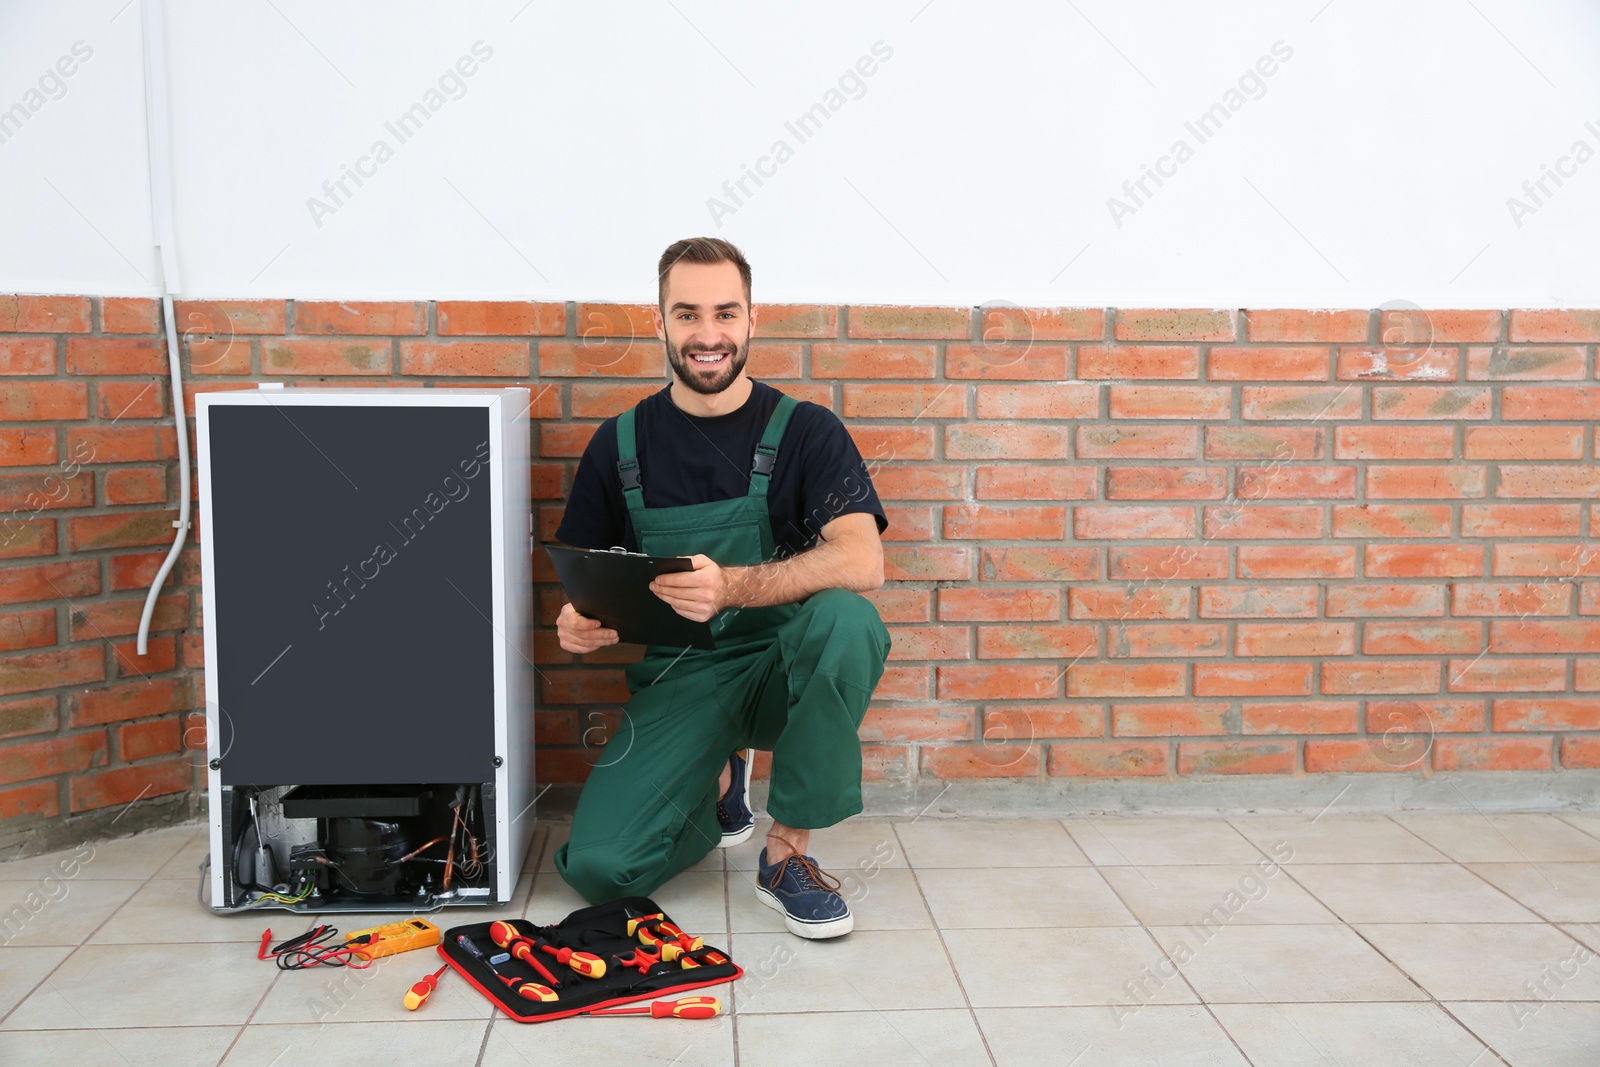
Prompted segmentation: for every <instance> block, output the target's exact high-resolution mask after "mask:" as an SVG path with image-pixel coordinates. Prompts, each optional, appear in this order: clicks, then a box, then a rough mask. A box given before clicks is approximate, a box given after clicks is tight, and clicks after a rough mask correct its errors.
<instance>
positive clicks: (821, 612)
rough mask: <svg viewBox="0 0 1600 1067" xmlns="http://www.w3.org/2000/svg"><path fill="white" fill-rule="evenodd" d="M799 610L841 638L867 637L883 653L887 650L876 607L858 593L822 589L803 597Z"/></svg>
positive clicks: (845, 590)
mask: <svg viewBox="0 0 1600 1067" xmlns="http://www.w3.org/2000/svg"><path fill="white" fill-rule="evenodd" d="M803 610H804V611H806V612H807V613H809V614H810V615H811V616H812V618H813V620H814V623H813V624H814V625H815V624H821V625H823V626H826V627H827V628H828V629H829V630H830V631H833V632H837V633H839V634H840V636H841V637H850V636H861V637H868V638H870V639H871V640H872V642H873V643H874V644H880V645H881V646H882V648H883V651H884V652H885V653H887V652H888V650H889V631H888V628H887V627H885V626H884V625H883V619H882V617H881V616H879V614H878V609H877V607H876V606H875V605H874V604H873V603H872V601H870V600H868V599H867V598H866V597H864V596H862V595H861V594H860V593H854V592H851V591H850V590H848V589H823V590H821V591H820V592H817V593H813V594H812V595H811V596H809V597H807V598H806V600H805V603H804V605H803Z"/></svg>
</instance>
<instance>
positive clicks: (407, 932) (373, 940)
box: [344, 919, 443, 959]
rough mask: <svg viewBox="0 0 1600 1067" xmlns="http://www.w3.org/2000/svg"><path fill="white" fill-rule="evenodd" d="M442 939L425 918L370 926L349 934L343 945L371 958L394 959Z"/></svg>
mask: <svg viewBox="0 0 1600 1067" xmlns="http://www.w3.org/2000/svg"><path fill="white" fill-rule="evenodd" d="M441 940H443V938H442V937H441V936H440V934H439V928H438V927H437V926H435V925H433V924H432V923H431V922H429V921H428V920H426V919H407V920H405V921H404V922H397V923H385V924H384V925H383V926H369V927H367V929H365V930H356V931H355V932H354V933H350V934H346V935H345V939H344V943H345V945H346V946H348V947H350V948H353V949H355V950H356V951H357V952H359V953H361V954H362V955H363V956H366V957H367V958H368V959H377V958H378V957H379V956H393V955H394V954H395V953H397V952H410V951H411V950H412V949H415V948H432V947H433V946H434V945H437V944H438V943H439V942H440V941H441Z"/></svg>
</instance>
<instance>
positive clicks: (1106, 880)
mask: <svg viewBox="0 0 1600 1067" xmlns="http://www.w3.org/2000/svg"><path fill="white" fill-rule="evenodd" d="M1058 821H1059V823H1060V825H1061V828H1062V830H1064V831H1066V834H1067V837H1068V839H1069V840H1071V841H1072V843H1073V844H1074V845H1077V843H1078V842H1077V838H1076V837H1075V836H1073V833H1072V831H1071V830H1069V829H1068V828H1067V823H1066V820H1065V819H1061V820H1058ZM1223 821H1224V823H1226V822H1227V820H1223ZM1229 829H1231V830H1233V832H1234V833H1236V834H1239V837H1240V838H1241V839H1243V840H1244V841H1245V842H1246V843H1247V844H1249V845H1250V847H1252V848H1254V849H1255V850H1256V851H1257V852H1258V853H1259V852H1262V849H1261V846H1260V845H1257V844H1256V843H1255V842H1254V841H1251V840H1250V839H1249V838H1248V837H1245V836H1244V834H1242V833H1240V832H1239V830H1238V828H1237V827H1234V826H1232V825H1231V824H1229ZM1100 833H1101V836H1102V837H1104V836H1105V834H1104V832H1103V831H1101V832H1100ZM1106 843H1107V844H1111V840H1110V838H1107V839H1106ZM1111 847H1112V850H1113V851H1115V852H1116V854H1117V855H1118V856H1121V857H1122V858H1123V859H1127V858H1128V857H1127V856H1124V855H1123V853H1122V850H1121V849H1119V848H1117V847H1116V845H1114V844H1111ZM1078 851H1080V852H1083V848H1082V846H1078ZM1083 854H1084V858H1085V859H1087V860H1089V863H1090V866H1091V869H1092V870H1093V871H1094V872H1095V873H1096V874H1098V875H1099V876H1100V880H1101V881H1102V882H1104V883H1105V886H1106V888H1107V889H1109V890H1110V891H1111V895H1112V896H1114V897H1116V898H1117V902H1118V903H1119V904H1121V905H1122V907H1123V908H1124V909H1125V910H1126V911H1127V913H1128V915H1129V916H1130V917H1132V919H1133V921H1134V922H1136V923H1138V924H1139V929H1140V930H1141V931H1143V932H1144V936H1145V937H1146V938H1148V939H1149V941H1150V943H1151V944H1152V945H1154V946H1155V949H1156V951H1157V952H1159V953H1160V954H1161V958H1162V959H1164V960H1166V961H1167V962H1168V963H1170V964H1172V969H1173V970H1174V971H1176V972H1177V973H1178V977H1179V978H1181V979H1183V984H1184V985H1185V986H1187V987H1188V990H1189V992H1190V993H1192V994H1194V999H1195V1001H1196V1002H1197V1003H1198V1004H1199V1006H1200V1007H1201V1008H1202V1009H1204V1011H1205V1013H1206V1014H1207V1015H1209V1016H1211V1021H1212V1022H1214V1023H1216V1024H1217V1029H1218V1030H1220V1031H1222V1034H1223V1036H1224V1037H1226V1038H1227V1039H1228V1042H1229V1043H1230V1044H1231V1045H1233V1047H1234V1049H1235V1050H1236V1051H1237V1052H1238V1053H1239V1056H1240V1058H1241V1059H1243V1060H1244V1062H1245V1063H1246V1064H1248V1065H1249V1067H1255V1061H1254V1060H1252V1059H1251V1058H1250V1055H1249V1053H1247V1052H1245V1050H1244V1047H1243V1046H1242V1045H1240V1044H1239V1039H1238V1038H1236V1037H1234V1036H1233V1031H1231V1030H1229V1029H1228V1028H1227V1026H1226V1025H1224V1024H1223V1022H1222V1020H1221V1019H1219V1018H1218V1017H1217V1013H1216V1012H1215V1011H1213V1010H1212V1008H1211V1004H1210V1002H1208V1001H1207V1000H1206V998H1205V997H1203V996H1201V995H1200V990H1198V989H1196V988H1195V987H1194V983H1193V982H1191V981H1190V980H1189V976H1188V975H1187V974H1185V973H1184V972H1183V968H1182V967H1180V966H1178V964H1177V961H1175V960H1174V959H1173V958H1172V956H1171V955H1170V954H1169V953H1168V952H1167V950H1166V949H1165V948H1163V947H1162V946H1161V942H1160V941H1159V940H1158V939H1157V938H1156V935H1155V934H1154V933H1152V932H1151V931H1150V927H1149V926H1147V925H1146V924H1145V921H1144V919H1142V918H1140V917H1139V913H1138V912H1136V911H1134V910H1133V906H1132V905H1130V904H1129V903H1128V902H1127V900H1125V899H1123V896H1122V894H1121V893H1120V892H1118V890H1117V887H1116V886H1115V885H1113V884H1112V883H1111V879H1109V878H1107V877H1106V876H1105V875H1104V874H1103V873H1102V872H1101V871H1100V865H1099V864H1098V863H1095V862H1094V859H1093V857H1091V856H1090V855H1089V854H1088V853H1087V852H1084V853H1083ZM1262 854H1263V855H1265V853H1262ZM1175 866H1194V865H1193V864H1180V865H1175ZM1134 869H1135V870H1138V869H1139V868H1138V866H1135V867H1134ZM1140 877H1144V875H1143V873H1142V872H1141V874H1140ZM1145 883H1146V884H1147V885H1149V886H1150V887H1151V888H1152V889H1154V888H1156V886H1155V883H1153V882H1151V881H1150V879H1149V878H1145ZM1151 1006H1159V1005H1151V1004H1142V1005H1140V1008H1141V1010H1142V1009H1143V1008H1145V1007H1151ZM1172 1006H1173V1007H1179V1006H1181V1005H1172Z"/></svg>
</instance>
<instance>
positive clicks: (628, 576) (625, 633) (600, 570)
mask: <svg viewBox="0 0 1600 1067" xmlns="http://www.w3.org/2000/svg"><path fill="white" fill-rule="evenodd" d="M544 547H545V551H547V552H549V553H550V561H551V563H553V564H554V565H555V568H556V574H557V576H558V577H560V579H561V586H562V588H563V589H564V590H565V591H566V594H567V599H568V600H569V601H570V603H568V604H565V605H563V606H562V608H561V615H560V616H559V617H558V618H557V620H556V633H557V636H558V637H559V638H560V641H561V647H562V648H564V649H566V650H567V651H568V652H577V653H584V652H593V651H595V650H596V649H599V648H604V647H606V646H607V645H613V644H616V643H617V642H618V641H628V642H631V643H634V644H641V645H660V646H665V647H669V648H683V647H688V648H702V649H712V648H715V647H716V643H715V642H714V641H713V639H712V637H711V625H710V622H709V620H710V618H711V616H712V615H714V614H716V611H717V609H716V607H714V606H712V605H714V604H715V603H716V597H717V593H716V590H715V585H714V583H707V582H705V581H703V580H702V581H692V580H691V581H689V582H686V583H678V582H668V583H662V582H659V581H658V579H660V578H661V577H662V576H663V575H675V574H685V573H697V572H699V571H703V570H706V569H708V568H709V569H713V570H715V571H720V568H717V567H716V564H715V563H712V561H711V560H710V559H708V558H706V557H704V556H695V557H689V556H647V555H642V554H640V553H637V552H625V551H621V550H618V549H611V550H609V551H606V550H602V549H585V548H568V547H567V546H565V545H546V546H544ZM702 561H703V562H702ZM658 590H659V591H658ZM679 604H682V605H683V608H684V610H683V611H681V612H680V610H677V605H679ZM707 609H709V610H707Z"/></svg>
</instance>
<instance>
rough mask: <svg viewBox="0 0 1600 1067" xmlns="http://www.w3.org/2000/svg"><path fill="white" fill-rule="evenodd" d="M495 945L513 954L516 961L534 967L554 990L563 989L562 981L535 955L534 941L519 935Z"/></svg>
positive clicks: (497, 941) (497, 942) (496, 942)
mask: <svg viewBox="0 0 1600 1067" xmlns="http://www.w3.org/2000/svg"><path fill="white" fill-rule="evenodd" d="M495 944H497V945H499V946H500V947H501V948H503V949H505V950H506V951H507V952H509V953H511V955H512V956H513V957H515V958H516V959H519V960H521V961H522V962H523V963H526V964H527V965H528V966H529V967H532V968H533V969H534V970H536V971H538V972H539V977H541V978H543V979H544V980H545V981H546V982H549V983H550V985H551V987H552V988H555V989H560V988H561V979H559V978H557V977H556V976H555V975H553V974H551V973H550V968H548V967H546V966H545V965H544V964H542V963H540V962H539V960H538V957H536V956H535V955H534V954H533V942H532V941H529V940H528V939H527V938H525V937H522V936H521V935H518V936H515V937H512V938H510V939H508V940H506V941H500V940H498V939H496V941H495Z"/></svg>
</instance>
